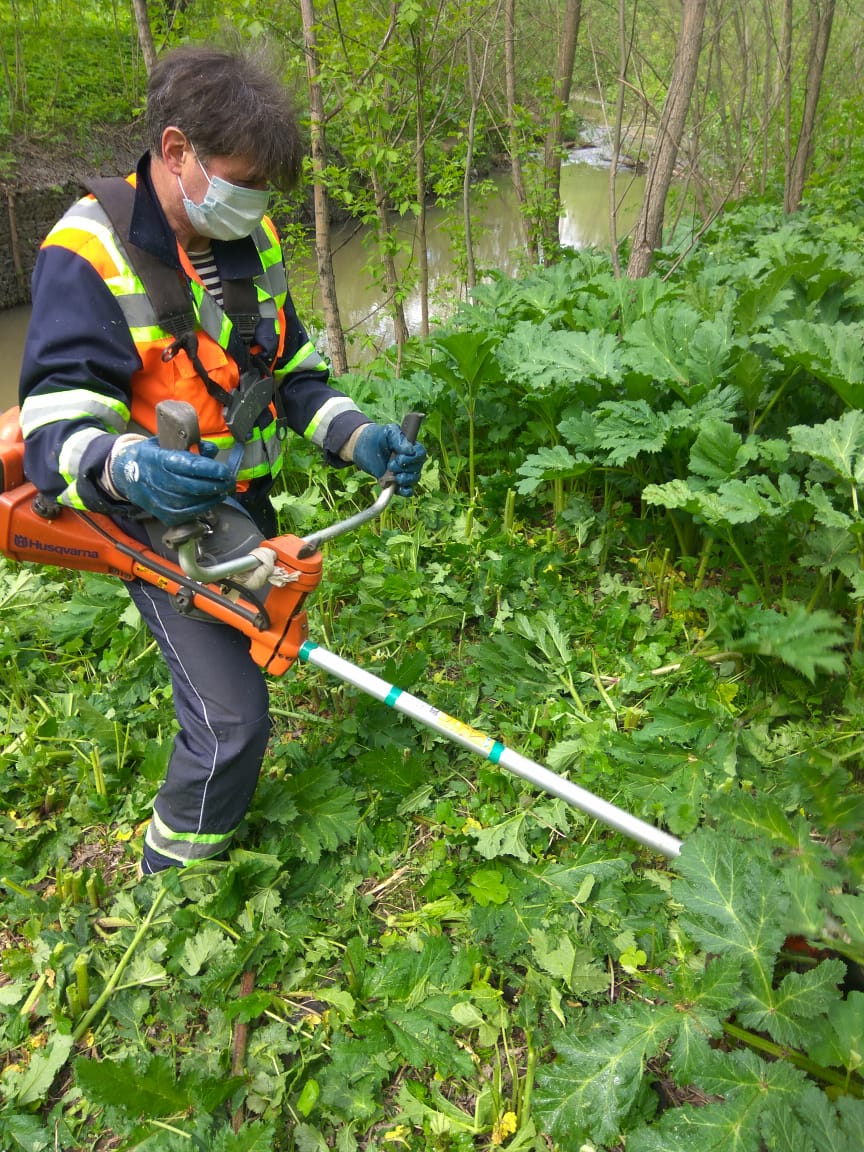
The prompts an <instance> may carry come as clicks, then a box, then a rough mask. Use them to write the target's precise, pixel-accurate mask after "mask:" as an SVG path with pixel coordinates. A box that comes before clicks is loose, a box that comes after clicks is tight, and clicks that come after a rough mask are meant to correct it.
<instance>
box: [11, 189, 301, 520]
mask: <svg viewBox="0 0 864 1152" xmlns="http://www.w3.org/2000/svg"><path fill="white" fill-rule="evenodd" d="M252 239H253V241H254V243H255V245H256V248H257V250H258V255H259V258H260V260H261V265H262V271H261V273H260V274H259V275H257V276H256V277H255V278H254V284H255V288H256V295H257V298H258V306H259V312H260V314H261V316H262V318H263V319H267V320H271V321H272V322H273V325H274V327H275V329H276V333H277V336H279V335H280V319H281V315H280V313H281V309H282V307H283V305H284V303H285V300H286V299H287V295H288V283H287V279H286V276H285V268H284V264H283V262H282V252H281V248H280V245H279V241H278V237H277V234H276V230H275V228H274V227H273V226H272V224H271V223H270V221H269V220H266V219H265V221H263V222H262V224H261V225H259V226H258V228H256V229H255V231H254V232H253V233H252ZM52 245H59V246H61V247H65V248H68V249H70V250H71V251H74V252H76V253H78V254H79V255H80V256H82V257H83V258H84V259H86V260H87V261H88V262H89V263H90V264H91V265H92V266H93V267H94V268H95V270H96V271H97V272H98V273H99V275H100V276H101V278H102V280H103V281H104V282H105V284H106V286H107V288H108V289H109V291H110V292H111V294H112V295H113V297H114V299H115V300H116V302H117V305H118V307H119V308H120V310H121V311H122V313H123V316H124V319H125V320H126V323H127V324H128V326H129V330H130V333H131V336H132V339H133V341H134V343H135V346H136V348H137V350H138V353H139V355H140V356H141V360H142V363H143V368H142V370H141V372H140V373H138V374H136V377H133V380H132V387H133V406H132V411H131V413H130V411H129V410H128V409H127V408H126V406H125V405H124V404H122V403H120V402H117V403H116V404H115V405H113V406H112V404H111V401H110V400H106V398H105V396H104V395H102V394H100V393H97V392H89V391H87V390H86V389H80V388H79V389H76V390H74V391H72V390H70V391H69V392H66V393H54V394H52V395H51V396H50V397H41V398H34V399H33V400H32V401H31V400H29V399H28V400H27V401H25V404H24V405H23V406H22V431H23V435H24V437H25V438H26V436H27V435H28V433H30V432H32V431H33V430H34V429H35V428H38V427H41V426H42V425H44V424H49V423H53V422H55V421H57V420H63V419H76V418H80V417H81V416H89V417H92V418H93V419H95V420H97V421H98V422H99V423H100V424H101V425H102V426H103V427H104V428H105V429H106V430H110V431H115V432H123V431H124V430H125V429H126V427H127V422H128V427H129V428H130V429H131V430H133V431H140V432H143V433H145V434H147V435H153V433H154V432H155V430H156V421H155V407H156V404H157V403H158V401H159V400H162V399H184V400H188V401H190V403H192V404H193V405H194V406H195V408H196V411H197V412H198V414H199V423H200V427H201V435H202V436H203V437H205V438H206V439H208V440H215V441H216V442H217V444H218V445H219V447H220V450H221V451H223V452H224V453H225V455H226V456H227V454H228V452H229V451H230V449H231V448H232V447H233V445H234V440H233V438H232V437H231V436H230V434H229V433H228V431H227V429H226V428H225V422H224V419H223V417H222V409H221V405H220V404H219V403H218V401H215V400H214V399H213V397H211V396H210V394H209V393H208V392H207V390H206V386H205V384H204V382H203V380H201V378H200V377H199V376H198V375H197V373H195V372H194V369H192V367H191V363H190V365H183V364H182V361H185V359H186V357H185V353H180V354H179V355H178V357H176V360H177V361H180V362H181V363H178V364H175V363H174V362H171V363H170V364H167V365H166V364H164V363H163V362H162V359H161V356H162V352H163V351H164V349H165V348H167V347H168V345H169V344H171V343H172V342H173V335H174V334H173V333H169V332H167V331H165V330H164V329H163V328H161V327H159V325H158V321H157V316H156V313H155V311H154V309H153V306H152V305H151V303H150V299H149V297H148V295H147V293H146V291H145V289H144V285H143V283H142V282H141V280H140V279H139V277H138V276H137V275H136V274H135V271H134V269H133V267H132V265H131V263H130V261H129V258H128V256H127V254H126V251H125V248H124V246H123V244H122V241H121V240H120V238H119V237H118V236H117V235H116V233H115V232H114V230H113V228H112V226H111V224H110V222H109V220H108V217H107V215H106V213H105V211H104V209H103V208H102V206H101V205H100V204H99V202H98V201H97V200H96V199H95V198H94V197H92V196H90V197H85V198H84V199H83V200H80V201H79V202H78V203H77V204H75V205H74V206H73V207H72V208H71V209H70V210H69V211H68V212H67V213H66V215H65V216H64V217H63V218H62V219H61V220H60V221H58V223H57V224H56V225H55V226H54V228H53V229H52V230H51V232H50V233H49V235H48V237H47V238H46V240H45V246H52ZM190 287H191V291H192V300H193V307H194V311H195V314H196V319H197V323H198V324H199V325H200V328H201V334H200V338H199V355H200V356H201V359H202V361H203V363H204V365H205V367H206V369H207V371H208V372H209V373H210V375H211V376H212V377H213V379H214V380H215V381H216V382H217V383H218V384H219V385H221V387H223V388H225V389H226V391H230V390H232V389H234V388H236V386H237V381H238V378H239V370H238V367H237V365H236V363H235V362H234V360H233V359H231V358H230V357H229V356H227V354H226V349H227V346H228V342H229V340H230V338H231V335H232V331H233V325H232V323H231V320H230V319H229V317H228V316H227V315H226V314H225V312H224V311H223V310H222V309H221V308H220V307H219V305H218V304H217V303H216V301H215V299H214V298H213V297H212V296H211V295H210V293H209V292H207V290H206V289H205V288H204V286H203V285H202V284H200V283H199V282H198V281H197V280H194V279H192V280H191V281H190ZM282 339H284V337H282V338H280V347H281V343H282ZM208 340H209V341H212V342H213V344H212V345H209V347H208ZM217 349H218V351H217ZM316 356H317V353H316ZM307 358H308V357H307V355H304V357H303V358H302V359H303V361H304V363H305V361H306V359H307ZM318 359H319V360H320V357H319V358H318ZM321 364H322V365H323V361H321ZM297 367H299V363H298V358H297V357H296V356H295V357H294V358H293V360H292V362H291V364H290V365H289V366H288V368H287V370H282V371H280V372H279V374H278V378H279V381H281V380H283V379H284V378H285V376H286V375H287V374H288V372H290V371H292V370H296V368H297ZM136 378H137V380H140V381H141V383H142V384H143V385H144V388H143V389H142V388H141V387H140V386H139V387H138V388H136V386H135V385H136ZM262 422H263V423H264V424H265V427H264V428H263V429H262V428H257V427H256V428H255V429H253V432H252V436H251V438H250V440H249V441H248V442H247V444H246V446H245V449H244V453H243V458H242V461H241V464H240V470H239V472H238V482H239V485H240V487H241V488H243V487H245V486H246V484H247V483H248V482H249V481H250V480H251V479H253V478H256V477H261V476H266V475H267V474H268V472H269V473H271V474H272V475H273V476H275V475H276V474H277V473H278V472H279V470H280V469H281V466H282V452H281V443H280V441H279V439H278V437H277V436H276V434H275V433H276V423H275V412H274V410H273V407H272V405H271V408H270V419H269V421H268V420H267V418H266V416H265V417H264V420H263V421H262ZM64 475H65V476H66V478H67V480H69V483H70V488H72V487H74V481H75V475H76V474H75V473H72V474H71V475H70V474H68V473H65V472H64ZM70 496H71V493H70ZM61 500H64V498H63V497H61ZM64 502H65V500H64Z"/></svg>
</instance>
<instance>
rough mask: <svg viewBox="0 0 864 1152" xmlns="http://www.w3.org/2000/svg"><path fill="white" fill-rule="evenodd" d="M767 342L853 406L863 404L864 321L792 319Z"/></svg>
mask: <svg viewBox="0 0 864 1152" xmlns="http://www.w3.org/2000/svg"><path fill="white" fill-rule="evenodd" d="M768 343H769V344H770V346H771V347H773V348H774V349H775V350H776V351H777V352H779V353H781V354H782V355H783V356H784V357H785V359H786V360H787V362H788V363H789V364H790V365H793V364H800V365H801V366H802V367H804V368H806V369H807V371H808V372H811V373H812V374H813V375H814V376H816V377H817V379H819V380H822V381H824V382H825V383H826V384H828V385H829V387H831V388H833V389H834V391H835V392H836V393H837V395H838V396H839V397H840V398H841V399H842V400H843V401H844V403H846V404H848V405H849V407H850V408H861V407H862V406H864V325H862V324H861V323H858V324H819V323H812V322H811V321H808V320H789V321H788V322H787V323H786V324H785V325H784V326H783V327H779V328H777V329H775V330H774V331H773V332H772V333H771V334H770V337H769V338H768Z"/></svg>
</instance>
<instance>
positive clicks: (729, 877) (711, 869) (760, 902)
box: [672, 829, 788, 973]
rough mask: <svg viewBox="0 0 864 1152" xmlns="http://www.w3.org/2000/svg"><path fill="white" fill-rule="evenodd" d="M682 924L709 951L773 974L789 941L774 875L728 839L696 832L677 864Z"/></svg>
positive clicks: (784, 897)
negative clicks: (776, 958) (776, 959)
mask: <svg viewBox="0 0 864 1152" xmlns="http://www.w3.org/2000/svg"><path fill="white" fill-rule="evenodd" d="M676 871H677V872H678V878H677V879H676V880H674V881H673V883H672V894H673V896H674V897H675V899H676V900H677V901H678V903H679V904H680V905H681V913H680V920H681V923H682V925H683V926H684V927H685V928H686V929H687V931H688V932H689V933H690V935H691V936H692V938H693V939H694V940H697V941H698V942H699V944H700V945H701V946H702V948H703V949H704V950H705V951H706V952H712V953H716V954H717V955H720V956H731V957H735V958H736V959H737V960H738V961H740V963H741V964H742V965H746V966H748V967H749V968H750V969H751V970H753V971H756V972H765V971H767V972H769V973H770V972H771V970H772V969H773V965H774V959H775V957H776V955H777V951H778V949H779V948H780V945H781V944H782V943H783V940H784V939H785V936H786V919H785V917H786V908H787V905H788V896H787V895H786V894H785V893H784V892H783V891H782V890H781V889H780V888H779V886H778V885H777V884H776V882H775V876H774V872H773V870H772V869H771V868H770V867H769V866H768V865H766V864H764V863H763V862H762V861H760V860H758V859H757V858H755V857H754V856H753V855H752V854H751V853H750V852H748V851H747V849H746V847H745V846H743V845H742V844H741V843H739V842H738V841H736V840H733V839H732V838H731V837H729V836H721V835H717V834H716V833H714V832H713V831H710V830H707V829H705V830H699V831H697V832H694V833H693V834H692V835H691V836H690V837H689V838H688V839H687V840H686V841H685V844H684V847H683V849H682V851H681V855H680V856H679V858H678V860H677V862H676Z"/></svg>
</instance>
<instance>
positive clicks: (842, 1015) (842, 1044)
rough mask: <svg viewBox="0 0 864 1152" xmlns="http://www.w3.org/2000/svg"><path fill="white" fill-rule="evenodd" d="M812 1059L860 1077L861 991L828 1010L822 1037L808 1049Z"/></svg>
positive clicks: (863, 1037) (863, 1039) (863, 1061)
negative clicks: (854, 1073) (844, 1069)
mask: <svg viewBox="0 0 864 1152" xmlns="http://www.w3.org/2000/svg"><path fill="white" fill-rule="evenodd" d="M808 1051H809V1054H810V1056H811V1057H812V1059H814V1060H816V1061H817V1062H818V1063H819V1064H827V1065H828V1067H830V1068H838V1067H841V1068H846V1069H848V1071H850V1072H856V1073H858V1074H859V1075H860V1074H861V1070H862V1068H864V992H850V993H849V994H848V995H847V997H846V999H845V1000H837V1001H835V1003H833V1004H831V1006H830V1007H829V1009H828V1018H827V1022H826V1027H825V1029H824V1032H823V1035H822V1036H821V1038H819V1039H817V1040H816V1041H815V1042H814V1043H811V1044H810V1045H809V1048H808Z"/></svg>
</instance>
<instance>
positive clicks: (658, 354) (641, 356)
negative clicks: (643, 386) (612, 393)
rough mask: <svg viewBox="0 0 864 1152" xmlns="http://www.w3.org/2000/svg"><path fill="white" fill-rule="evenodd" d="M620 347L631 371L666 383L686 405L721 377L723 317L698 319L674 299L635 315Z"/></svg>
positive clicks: (726, 346) (725, 339)
mask: <svg viewBox="0 0 864 1152" xmlns="http://www.w3.org/2000/svg"><path fill="white" fill-rule="evenodd" d="M623 345H624V350H625V354H626V357H627V361H628V363H629V364H630V365H631V366H632V367H633V368H634V369H635V370H636V371H637V372H640V373H642V374H643V375H645V374H647V375H650V376H653V377H654V379H655V380H658V381H660V382H662V383H665V384H668V385H669V387H670V388H671V389H672V390H673V391H674V392H675V393H676V394H677V395H678V396H679V397H680V398H681V399H682V400H684V401H685V402H687V403H693V402H694V401H695V400H697V399H699V398H701V397H702V396H704V395H705V393H706V391H707V390H708V389H709V388H711V387H712V386H714V385H715V384H716V383H717V381H718V380H720V379H721V378H722V376H723V374H724V371H725V367H726V361H727V359H728V356H729V352H730V350H731V342H730V339H729V331H728V322H727V321H726V319H725V318H723V317H717V318H716V319H713V320H703V319H702V318H701V317H700V316H699V314H698V312H696V311H695V310H694V309H693V308H690V307H689V306H688V305H686V304H682V303H681V302H680V301H671V302H665V303H662V304H660V305H659V306H658V307H657V308H656V309H655V310H654V312H652V313H649V314H648V315H645V316H642V317H640V319H638V320H637V321H636V322H635V323H634V324H632V325H631V326H630V327H629V328H628V329H627V331H626V332H625V333H624V338H623Z"/></svg>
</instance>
